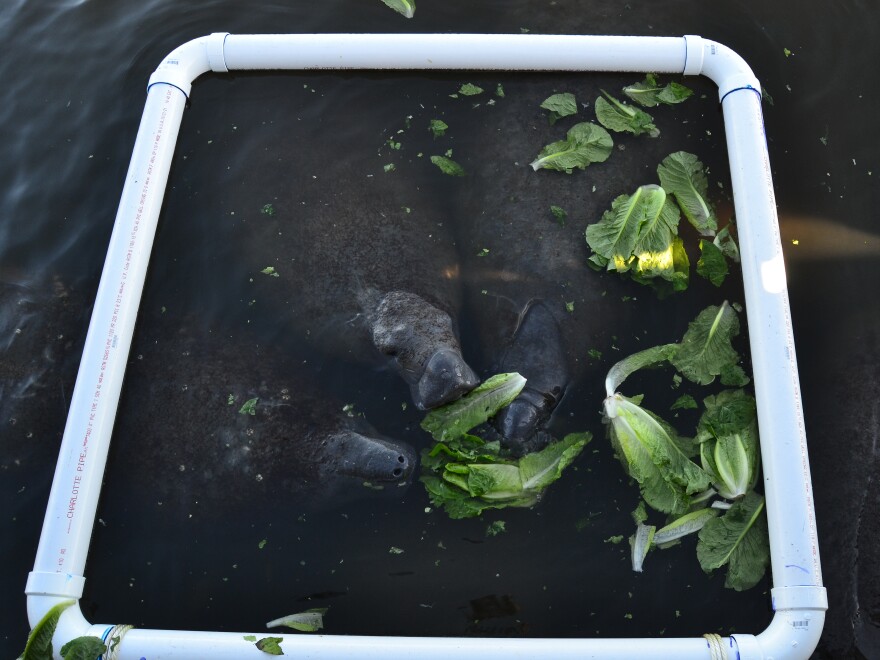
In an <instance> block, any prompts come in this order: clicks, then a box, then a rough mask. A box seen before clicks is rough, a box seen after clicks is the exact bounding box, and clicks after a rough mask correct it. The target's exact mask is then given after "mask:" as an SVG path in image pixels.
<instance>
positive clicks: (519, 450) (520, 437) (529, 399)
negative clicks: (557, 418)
mask: <svg viewBox="0 0 880 660" xmlns="http://www.w3.org/2000/svg"><path fill="white" fill-rule="evenodd" d="M556 404H557V398H556V397H555V396H553V395H552V394H545V393H542V392H538V391H537V390H533V389H531V388H529V387H526V388H525V389H524V390H523V391H522V392H520V395H519V396H518V397H517V398H516V399H515V400H514V401H513V402H512V403H511V404H510V405H509V406H507V407H506V408H505V409H504V410H502V411H501V412H500V413H498V415H497V416H496V417H495V426H496V427H497V428H498V431H499V432H500V433H501V437H502V442H503V444H504V445H505V446H506V447H507V448H508V449H509V450H510V452H511V453H512V454H513V455H514V456H522V455H523V454H528V453H529V452H533V451H538V450H540V449H543V448H544V447H545V446H546V445H547V444H548V443H549V442H550V435H549V434H548V433H546V432H544V431H543V430H542V428H543V426H544V423H545V422H546V421H547V420H548V419H549V418H550V415H551V414H552V412H553V409H554V408H555V407H556Z"/></svg>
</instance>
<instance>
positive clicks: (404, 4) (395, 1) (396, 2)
mask: <svg viewBox="0 0 880 660" xmlns="http://www.w3.org/2000/svg"><path fill="white" fill-rule="evenodd" d="M382 2H384V3H385V4H386V5H388V6H389V7H391V8H392V9H393V10H394V11H396V12H397V13H398V14H403V15H404V16H406V17H407V18H412V17H413V16H415V15H416V2H415V0H382Z"/></svg>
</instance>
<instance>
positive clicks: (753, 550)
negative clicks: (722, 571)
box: [697, 492, 770, 591]
mask: <svg viewBox="0 0 880 660" xmlns="http://www.w3.org/2000/svg"><path fill="white" fill-rule="evenodd" d="M697 559H699V561H700V566H702V568H703V570H704V571H706V572H707V573H709V572H711V571H713V570H716V569H718V568H721V567H722V566H724V565H725V564H726V565H728V569H727V579H726V580H725V582H724V586H725V587H728V588H729V589H736V590H737V591H744V590H745V589H750V588H751V587H754V586H755V585H756V584H758V582H760V580H761V578H762V577H763V576H764V572H765V571H766V569H767V565H768V564H769V563H770V539H769V537H768V536H767V516H766V514H765V512H764V498H763V497H761V496H760V495H758V494H756V493H754V492H752V493H749V494H747V495H746V496H745V497H744V498H743V499H742V500H739V501H738V502H735V503H734V504H733V506H731V507H730V509H728V511H727V513H725V514H724V515H723V516H721V517H720V518H715V519H714V520H710V521H709V522H707V523H706V525H705V526H704V527H703V529H701V530H700V536H699V541H698V543H697Z"/></svg>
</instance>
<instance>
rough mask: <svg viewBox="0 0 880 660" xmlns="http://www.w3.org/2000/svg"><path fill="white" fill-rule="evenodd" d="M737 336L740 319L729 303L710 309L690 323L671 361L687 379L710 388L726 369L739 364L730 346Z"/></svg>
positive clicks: (713, 306) (737, 356) (735, 353)
mask: <svg viewBox="0 0 880 660" xmlns="http://www.w3.org/2000/svg"><path fill="white" fill-rule="evenodd" d="M738 334H739V319H738V318H737V316H736V312H735V311H734V309H733V308H732V307H731V306H730V305H729V304H728V303H727V301H725V302H724V304H723V305H721V306H720V307H718V306H716V305H712V306H710V307H707V308H706V309H704V310H703V311H702V312H700V314H699V315H698V316H697V318H696V319H694V320H693V321H691V322H690V324H689V325H688V329H687V332H685V334H684V337H683V338H682V340H681V345H680V347H679V349H678V351H677V352H676V354H675V355H673V356H672V358H671V359H670V362H672V364H673V366H674V367H675V368H676V369H678V371H679V372H680V373H681V375H682V376H684V377H685V378H687V379H688V380H690V381H692V382H694V383H698V384H700V385H708V384H709V383H711V382H712V381H713V380H715V377H716V376H718V375H720V374H721V370H722V369H723V368H725V367H727V366H729V365H735V364H737V363H738V362H739V354H738V353H737V352H736V350H735V349H734V348H733V345H732V344H731V340H732V339H733V337H735V336H736V335H738Z"/></svg>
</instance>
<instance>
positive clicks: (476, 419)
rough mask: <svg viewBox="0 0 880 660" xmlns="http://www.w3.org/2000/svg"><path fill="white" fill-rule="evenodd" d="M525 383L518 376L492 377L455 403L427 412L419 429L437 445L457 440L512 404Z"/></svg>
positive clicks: (501, 375)
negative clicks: (437, 443) (425, 432)
mask: <svg viewBox="0 0 880 660" xmlns="http://www.w3.org/2000/svg"><path fill="white" fill-rule="evenodd" d="M525 384H526V379H525V378H523V377H522V376H520V375H519V374H518V373H509V374H497V375H495V376H492V377H491V378H489V379H487V380H486V381H484V382H483V383H482V384H480V385H479V386H477V387H476V388H475V389H473V390H471V391H470V392H468V393H467V394H465V395H464V396H463V397H461V398H460V399H458V400H457V401H453V402H452V403H448V404H446V405H445V406H440V407H439V408H435V409H434V410H432V411H431V412H429V413H428V414H427V415H425V419H424V420H422V428H423V429H424V430H425V431H427V432H428V433H430V434H431V435H432V436H434V439H435V440H437V441H440V442H447V441H449V440H455V439H457V438H460V437H462V436H463V435H464V434H465V433H467V432H468V431H470V430H471V429H472V428H474V427H475V426H479V425H480V424H482V423H483V422H485V421H486V420H488V419H489V418H490V417H492V416H493V415H494V414H495V413H497V412H498V411H499V410H501V409H502V408H503V407H504V406H506V405H508V404H509V403H510V402H511V401H513V400H514V399H515V398H516V397H517V396H518V395H519V393H520V392H521V391H522V388H523V387H525Z"/></svg>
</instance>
